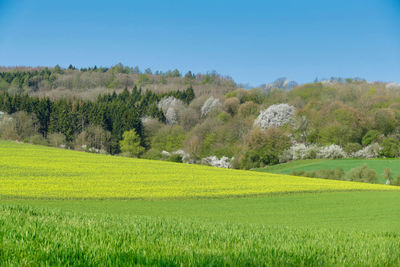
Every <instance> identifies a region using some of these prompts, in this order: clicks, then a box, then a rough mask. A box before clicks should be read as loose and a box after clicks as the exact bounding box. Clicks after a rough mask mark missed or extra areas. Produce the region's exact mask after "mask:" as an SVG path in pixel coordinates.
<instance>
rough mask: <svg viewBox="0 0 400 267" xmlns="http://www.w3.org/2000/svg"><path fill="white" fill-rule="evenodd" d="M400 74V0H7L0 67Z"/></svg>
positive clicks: (0, 8)
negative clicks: (108, 67) (115, 67)
mask: <svg viewBox="0 0 400 267" xmlns="http://www.w3.org/2000/svg"><path fill="white" fill-rule="evenodd" d="M119 62H121V63H123V64H124V65H129V66H136V65H138V66H140V67H141V69H145V68H147V67H149V68H151V69H152V70H163V71H165V70H168V69H174V68H178V69H179V70H181V71H183V72H186V71H188V70H192V71H194V72H207V71H211V70H216V71H217V72H219V73H222V74H225V75H229V76H231V77H233V79H234V80H235V81H237V82H241V83H249V84H252V85H258V84H261V83H265V82H270V81H272V80H274V79H275V78H277V77H282V76H286V77H288V78H290V79H293V80H296V81H299V82H307V81H313V80H314V79H315V78H316V77H319V78H324V77H331V76H341V77H362V78H366V79H367V80H371V81H372V80H379V81H396V82H400V0H301V1H300V0H279V1H278V0H276V1H268V0H264V1H251V0H248V1H235V0H231V1H218V0H213V1H209V0H202V1H174V0H169V1H134V0H133V1H118V0H114V1H102V0H97V1H83V0H80V1H77V0H68V1H64V0H59V1H51V0H36V1H35V0H26V1H23V0H20V1H18V0H14V1H5V0H0V65H3V66H16V65H25V66H54V65H56V64H60V65H61V66H64V67H66V66H68V65H69V64H73V65H75V66H78V67H87V66H94V65H97V66H99V65H102V66H110V65H114V64H116V63H119Z"/></svg>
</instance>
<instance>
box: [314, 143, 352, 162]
mask: <svg viewBox="0 0 400 267" xmlns="http://www.w3.org/2000/svg"><path fill="white" fill-rule="evenodd" d="M346 157H347V154H346V152H344V150H343V149H342V148H341V147H340V146H338V145H330V146H324V147H321V148H320V149H319V150H318V152H317V158H319V159H340V158H346Z"/></svg>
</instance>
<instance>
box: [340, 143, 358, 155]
mask: <svg viewBox="0 0 400 267" xmlns="http://www.w3.org/2000/svg"><path fill="white" fill-rule="evenodd" d="M343 149H344V151H345V152H346V153H347V154H352V153H355V152H357V151H359V150H360V149H362V146H361V145H360V144H359V143H348V144H346V145H345V146H344V148H343Z"/></svg>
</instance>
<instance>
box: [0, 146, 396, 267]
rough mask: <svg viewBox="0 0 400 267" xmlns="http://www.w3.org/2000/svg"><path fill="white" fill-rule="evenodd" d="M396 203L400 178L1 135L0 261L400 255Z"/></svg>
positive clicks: (360, 260) (253, 260)
mask: <svg viewBox="0 0 400 267" xmlns="http://www.w3.org/2000/svg"><path fill="white" fill-rule="evenodd" d="M289 192H290V194H289ZM399 203H400V190H399V187H394V186H386V185H372V184H365V183H353V182H344V181H330V180H323V179H310V178H303V177H293V176H289V175H282V174H269V173H261V172H251V171H236V170H225V169H218V168H212V167H206V166H199V165H187V164H176V163H170V162H160V161H149V160H138V159H132V158H123V157H114V156H105V155H97V154H90V153H83V152H76V151H69V150H63V149H56V148H49V147H43V146H34V145H29V144H19V143H13V142H6V141H0V225H1V227H0V237H1V245H0V265H1V266H36V265H39V266H41V265H43V266H46V265H47V266H65V265H71V266H132V265H152V266H153V265H158V266H176V265H180V266H182V265H183V266H220V265H227V266H252V265H257V266H350V265H351V266H399V265H400V254H399V253H398V251H399V250H400V223H399V221H400V205H399Z"/></svg>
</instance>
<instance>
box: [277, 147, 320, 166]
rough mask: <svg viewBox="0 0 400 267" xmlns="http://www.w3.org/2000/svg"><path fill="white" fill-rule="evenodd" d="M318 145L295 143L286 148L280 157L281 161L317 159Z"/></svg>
mask: <svg viewBox="0 0 400 267" xmlns="http://www.w3.org/2000/svg"><path fill="white" fill-rule="evenodd" d="M317 151H318V147H317V146H316V145H305V144H294V145H292V146H291V147H290V148H289V149H287V150H285V151H284V152H283V153H282V154H281V156H280V158H279V161H280V162H288V161H291V160H300V159H315V158H316V157H317Z"/></svg>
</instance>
